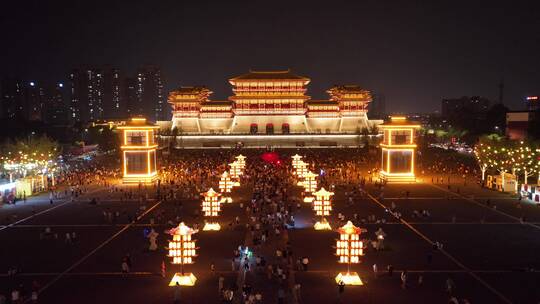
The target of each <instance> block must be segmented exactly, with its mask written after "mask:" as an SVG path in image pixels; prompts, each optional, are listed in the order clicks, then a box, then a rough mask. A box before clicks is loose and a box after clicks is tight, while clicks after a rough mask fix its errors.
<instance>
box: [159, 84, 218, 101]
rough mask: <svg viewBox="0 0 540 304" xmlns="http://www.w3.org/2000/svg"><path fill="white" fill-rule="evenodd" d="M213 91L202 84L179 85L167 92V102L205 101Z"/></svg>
mask: <svg viewBox="0 0 540 304" xmlns="http://www.w3.org/2000/svg"><path fill="white" fill-rule="evenodd" d="M212 93H213V92H212V91H210V90H209V89H207V88H206V87H204V86H201V87H180V88H178V89H176V90H174V91H171V92H170V93H169V98H168V101H169V103H174V102H184V101H193V100H196V101H206V100H208V97H209V96H210V95H211V94H212Z"/></svg>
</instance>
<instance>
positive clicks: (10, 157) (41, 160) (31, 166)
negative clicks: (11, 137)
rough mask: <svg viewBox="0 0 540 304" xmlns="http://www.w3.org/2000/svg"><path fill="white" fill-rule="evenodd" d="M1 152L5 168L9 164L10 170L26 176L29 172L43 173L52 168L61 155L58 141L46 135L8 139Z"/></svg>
mask: <svg viewBox="0 0 540 304" xmlns="http://www.w3.org/2000/svg"><path fill="white" fill-rule="evenodd" d="M1 154H2V157H1V160H2V162H3V164H4V166H3V167H4V168H6V165H8V166H7V167H9V168H12V169H9V170H10V171H15V172H17V173H20V174H22V175H24V176H26V175H27V174H28V173H38V174H42V173H43V172H46V171H48V170H49V169H52V168H53V167H54V166H55V165H56V162H55V160H56V158H58V155H60V148H59V146H58V143H57V142H56V141H54V140H52V139H50V138H48V137H47V136H45V135H42V136H28V137H26V138H20V139H16V140H15V141H6V142H5V143H4V144H3V145H2V147H1ZM44 170H45V171H44Z"/></svg>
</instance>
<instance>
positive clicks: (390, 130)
mask: <svg viewBox="0 0 540 304" xmlns="http://www.w3.org/2000/svg"><path fill="white" fill-rule="evenodd" d="M379 128H380V129H381V130H383V132H384V139H383V142H382V143H381V144H380V146H381V168H380V172H379V177H380V178H381V179H382V180H384V181H386V182H388V183H396V182H405V183H410V182H414V181H416V175H415V170H414V167H415V162H416V160H415V157H416V156H415V155H416V141H415V130H417V129H419V128H420V124H418V123H414V122H410V121H407V120H406V118H405V117H402V116H392V117H391V120H390V121H389V122H386V123H384V124H381V125H379Z"/></svg>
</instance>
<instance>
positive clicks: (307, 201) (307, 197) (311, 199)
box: [304, 196, 315, 203]
mask: <svg viewBox="0 0 540 304" xmlns="http://www.w3.org/2000/svg"><path fill="white" fill-rule="evenodd" d="M314 200H315V198H314V197H313V196H306V197H304V203H313V201H314Z"/></svg>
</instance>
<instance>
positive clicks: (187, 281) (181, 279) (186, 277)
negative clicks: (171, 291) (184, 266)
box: [169, 272, 197, 287]
mask: <svg viewBox="0 0 540 304" xmlns="http://www.w3.org/2000/svg"><path fill="white" fill-rule="evenodd" d="M196 281H197V278H196V277H195V275H193V273H191V272H188V273H184V274H181V273H175V274H174V276H173V278H172V280H171V282H169V286H171V287H173V286H176V285H180V286H195V282H196Z"/></svg>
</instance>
